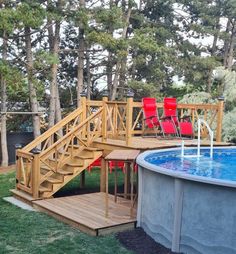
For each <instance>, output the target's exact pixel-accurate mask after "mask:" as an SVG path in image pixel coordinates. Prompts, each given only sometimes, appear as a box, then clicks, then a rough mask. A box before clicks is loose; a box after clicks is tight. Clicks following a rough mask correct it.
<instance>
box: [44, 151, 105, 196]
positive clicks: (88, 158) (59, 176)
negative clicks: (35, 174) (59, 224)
mask: <svg viewBox="0 0 236 254" xmlns="http://www.w3.org/2000/svg"><path fill="white" fill-rule="evenodd" d="M78 149H79V148H78ZM68 156H69V155H68ZM101 156H102V151H99V150H97V149H93V148H91V147H86V148H84V150H82V151H80V152H79V153H78V154H77V153H75V155H74V156H73V157H72V158H70V160H69V161H68V162H66V163H65V164H64V165H63V166H62V167H61V168H59V169H58V170H57V172H53V174H52V175H51V173H50V172H51V169H50V168H49V167H47V166H42V167H41V168H40V172H41V174H42V175H43V176H46V175H47V174H50V176H49V177H46V179H45V181H43V182H42V183H41V185H40V186H39V197H40V198H49V197H51V196H52V195H53V194H54V193H55V192H57V191H58V190H60V189H61V188H62V187H63V186H64V185H65V184H67V183H68V182H69V181H71V180H72V179H73V178H74V177H76V176H78V175H79V174H80V173H82V172H83V171H84V170H85V169H87V168H88V166H89V165H90V164H92V163H93V162H94V161H95V160H97V159H98V158H99V157H101ZM50 163H52V164H54V163H55V161H54V160H51V161H50V160H49V164H50Z"/></svg>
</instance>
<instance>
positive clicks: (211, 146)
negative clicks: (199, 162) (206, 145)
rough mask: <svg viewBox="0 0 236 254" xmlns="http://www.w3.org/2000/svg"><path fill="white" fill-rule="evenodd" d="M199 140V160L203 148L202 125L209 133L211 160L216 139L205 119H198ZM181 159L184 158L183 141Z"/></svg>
mask: <svg viewBox="0 0 236 254" xmlns="http://www.w3.org/2000/svg"><path fill="white" fill-rule="evenodd" d="M197 124H198V139H197V157H198V158H199V157H200V156H201V155H200V146H201V124H204V125H205V126H206V127H207V129H208V132H209V135H210V158H213V138H214V132H213V131H212V129H211V128H210V126H209V124H208V123H207V122H206V121H205V120H203V119H198V122H197ZM181 157H184V140H182V143H181Z"/></svg>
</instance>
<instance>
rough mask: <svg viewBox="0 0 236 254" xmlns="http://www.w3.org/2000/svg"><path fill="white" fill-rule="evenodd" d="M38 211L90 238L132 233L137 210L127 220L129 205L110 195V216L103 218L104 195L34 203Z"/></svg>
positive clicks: (99, 193)
mask: <svg viewBox="0 0 236 254" xmlns="http://www.w3.org/2000/svg"><path fill="white" fill-rule="evenodd" d="M33 205H34V207H35V208H37V209H38V210H40V211H43V212H46V213H47V214H49V215H51V216H53V217H55V218H57V219H59V220H60V221H63V222H65V223H68V224H70V225H72V226H75V227H77V228H79V229H80V230H81V231H83V232H85V233H88V234H90V235H95V236H97V235H104V234H108V233H114V232H117V231H123V230H128V229H132V228H134V227H135V225H136V209H135V208H134V209H133V216H132V217H131V216H130V201H129V200H127V199H123V198H118V200H117V202H116V203H115V202H114V196H113V195H109V214H108V217H107V218H106V217H105V193H102V192H98V193H92V194H84V195H75V196H69V197H61V198H53V199H44V200H37V201H33Z"/></svg>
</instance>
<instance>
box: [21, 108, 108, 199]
mask: <svg viewBox="0 0 236 254" xmlns="http://www.w3.org/2000/svg"><path fill="white" fill-rule="evenodd" d="M86 115H87V114H84V109H83V107H81V108H78V109H76V110H75V111H74V112H72V113H71V114H70V115H68V116H67V117H66V118H64V119H63V120H62V121H60V122H59V123H57V124H56V125H55V126H53V127H52V128H51V129H49V130H48V131H46V132H45V133H43V134H42V135H41V136H39V137H38V138H36V139H35V140H33V141H32V142H31V143H30V144H28V145H27V146H26V147H24V148H23V149H20V150H17V172H16V189H17V190H18V191H20V192H24V193H27V194H28V195H29V197H32V198H34V199H44V198H50V197H52V195H53V194H54V193H55V192H57V191H58V190H60V189H61V188H62V187H63V186H64V185H65V184H67V183H68V182H69V181H71V180H72V179H73V178H74V177H76V176H78V175H79V174H81V172H83V171H84V170H86V168H88V166H89V165H90V164H91V163H93V162H94V161H95V160H97V159H98V158H99V157H101V156H102V151H101V150H99V149H97V148H94V147H92V144H93V141H94V140H95V139H97V138H99V137H102V131H101V130H102V116H103V107H100V108H98V109H97V110H96V111H95V112H94V113H91V114H90V115H87V116H86Z"/></svg>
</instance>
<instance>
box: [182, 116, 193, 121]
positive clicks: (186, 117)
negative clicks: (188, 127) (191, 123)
mask: <svg viewBox="0 0 236 254" xmlns="http://www.w3.org/2000/svg"><path fill="white" fill-rule="evenodd" d="M190 118H191V116H182V117H181V118H180V119H183V120H185V119H190Z"/></svg>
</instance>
